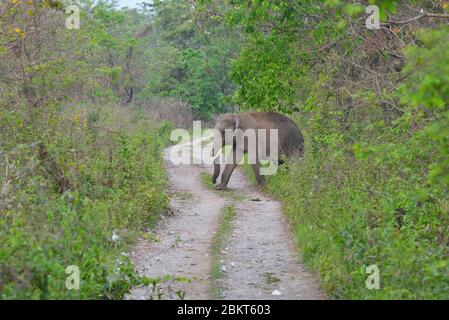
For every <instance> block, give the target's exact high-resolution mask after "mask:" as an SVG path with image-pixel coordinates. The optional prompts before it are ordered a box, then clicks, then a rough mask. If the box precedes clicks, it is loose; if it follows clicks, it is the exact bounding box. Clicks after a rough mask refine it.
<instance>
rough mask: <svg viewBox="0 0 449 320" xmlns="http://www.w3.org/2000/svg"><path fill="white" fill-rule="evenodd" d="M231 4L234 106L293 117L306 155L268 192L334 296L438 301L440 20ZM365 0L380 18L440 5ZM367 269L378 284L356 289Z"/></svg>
mask: <svg viewBox="0 0 449 320" xmlns="http://www.w3.org/2000/svg"><path fill="white" fill-rule="evenodd" d="M373 2H374V1H372V3H373ZM233 3H234V4H235V6H233V7H232V9H230V10H229V11H228V14H227V16H228V21H229V23H230V24H233V25H237V26H240V27H243V28H244V30H245V32H246V41H245V43H244V44H243V45H242V48H243V49H242V51H241V54H240V56H239V57H238V59H236V60H235V61H234V63H233V69H232V71H231V76H232V79H233V80H234V81H235V82H236V84H237V91H236V94H235V99H236V101H237V102H238V103H239V105H240V106H241V107H242V109H246V110H264V111H280V112H283V113H287V114H291V115H292V117H294V119H295V120H296V121H297V123H298V125H299V127H300V128H301V130H302V131H303V133H304V135H305V137H306V156H305V158H304V159H303V161H301V162H299V163H297V162H291V163H287V164H286V165H284V166H281V168H280V172H278V174H277V175H275V176H273V177H270V178H269V179H268V187H267V189H268V190H269V191H270V192H271V193H273V194H274V195H275V196H276V197H278V198H279V199H281V200H283V203H284V210H285V212H286V214H287V215H288V217H289V218H290V221H291V223H292V224H293V226H294V231H295V235H296V239H297V242H298V247H299V250H300V252H301V255H302V257H303V260H304V262H305V263H306V265H307V266H308V267H309V268H310V269H311V270H314V271H316V273H317V274H318V276H319V279H320V281H321V284H322V286H323V288H324V289H325V290H326V291H327V292H328V293H329V294H330V295H331V296H332V297H336V298H350V299H376V298H380V299H447V297H448V293H447V292H448V288H449V278H448V276H447V275H448V272H449V269H448V266H449V259H448V254H449V246H448V243H449V238H448V236H447V235H448V234H449V233H448V231H449V229H448V226H449V221H448V214H447V213H448V203H449V194H448V189H447V186H448V184H447V183H448V172H449V167H448V162H447V159H448V146H449V144H448V140H447V139H448V136H449V135H448V133H449V132H448V131H447V128H448V122H447V121H448V110H447V108H448V104H447V102H448V101H449V96H448V92H447V89H448V83H449V82H448V81H449V79H448V77H447V72H445V71H447V65H448V61H447V54H446V53H447V50H448V47H447V45H448V43H449V41H448V38H447V34H448V29H447V27H444V28H441V27H440V28H438V27H437V23H438V22H439V21H433V23H431V22H432V21H431V20H430V21H429V20H422V21H421V20H414V21H413V23H410V24H405V25H404V26H402V25H389V26H387V29H385V30H382V29H381V30H379V31H368V30H366V29H362V28H361V22H362V21H363V22H364V19H365V18H364V17H363V16H360V14H361V13H364V10H359V9H357V8H356V6H362V8H363V5H364V4H363V3H362V2H357V3H354V2H353V1H351V2H350V1H327V2H326V3H325V4H324V5H319V4H317V2H315V1H283V0H280V1H262V0H260V1H253V2H248V1H237V2H236V1H233ZM375 3H376V4H378V5H380V7H381V11H382V12H383V14H382V18H383V20H387V13H389V14H390V15H391V14H392V13H396V14H398V15H399V16H401V17H403V16H404V15H406V14H407V13H408V14H410V13H409V12H412V13H411V17H415V16H416V13H415V12H419V10H417V8H420V6H422V8H424V9H425V10H426V11H427V10H429V11H434V12H435V11H436V13H440V14H443V13H444V12H445V10H447V7H448V6H447V4H445V3H444V2H440V3H439V4H434V3H430V2H427V1H418V2H416V1H414V2H412V1H410V2H408V1H407V2H404V3H402V2H401V4H399V2H395V1H376V2H375ZM414 13H415V14H414ZM408 18H410V15H409V16H405V18H397V20H407V19H408ZM388 19H390V18H388ZM391 19H393V20H394V19H395V18H394V17H392V18H391ZM444 21H445V20H442V22H444ZM420 27H421V28H424V27H425V28H426V29H424V30H422V31H420V32H419V31H418V29H419V28H420ZM404 53H405V56H404ZM373 264H375V265H377V266H378V267H379V268H380V276H381V289H380V290H368V289H367V288H366V286H365V280H366V279H367V277H368V274H366V273H365V270H366V267H367V266H370V265H373Z"/></svg>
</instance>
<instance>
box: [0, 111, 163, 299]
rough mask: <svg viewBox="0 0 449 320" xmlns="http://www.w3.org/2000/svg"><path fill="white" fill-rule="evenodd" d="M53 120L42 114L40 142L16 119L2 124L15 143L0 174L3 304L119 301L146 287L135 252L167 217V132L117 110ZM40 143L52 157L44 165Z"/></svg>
mask: <svg viewBox="0 0 449 320" xmlns="http://www.w3.org/2000/svg"><path fill="white" fill-rule="evenodd" d="M48 113H49V114H51V116H49V117H50V118H51V119H53V120H54V121H53V122H51V123H50V124H48V123H47V119H46V118H43V119H42V123H40V122H39V121H38V120H39V119H40V118H38V117H37V116H36V119H35V123H34V127H33V128H34V130H35V131H37V132H39V134H31V133H30V132H29V128H28V127H26V126H17V125H16V124H17V123H22V122H23V121H24V120H23V118H24V116H23V114H21V113H20V112H19V111H13V112H9V113H8V114H9V118H5V119H2V120H1V121H2V126H0V136H4V135H5V136H6V135H9V136H10V137H11V139H9V140H8V144H5V145H2V146H1V149H0V154H7V155H8V157H7V159H6V158H4V159H3V158H2V159H0V160H1V161H0V172H8V173H7V174H6V175H5V176H3V175H1V174H0V189H2V190H3V193H2V194H1V195H0V197H1V199H0V200H2V201H0V203H2V204H3V203H6V204H7V206H4V207H3V206H2V205H0V211H1V216H2V219H0V242H1V243H2V244H3V245H2V246H0V270H2V272H0V299H121V298H122V297H123V295H124V294H125V293H127V292H128V290H129V289H130V288H131V287H132V286H134V285H135V284H136V283H137V281H139V278H138V277H137V275H136V274H135V272H134V269H133V266H132V264H131V261H130V260H129V258H128V256H127V254H126V252H127V251H128V249H129V246H130V245H131V244H132V243H133V242H134V241H135V240H136V239H137V238H138V237H139V236H142V235H143V236H144V237H147V238H149V239H152V238H153V236H152V234H151V233H150V232H149V230H151V229H152V228H153V227H154V226H155V225H156V223H157V222H158V220H159V217H160V215H162V214H165V213H166V212H167V210H168V197H167V195H166V193H165V190H166V176H165V172H164V167H163V160H162V150H163V148H164V146H165V143H166V142H167V141H168V134H166V133H167V132H168V128H165V129H164V128H163V127H158V126H155V125H153V124H152V123H151V122H150V121H148V120H145V119H142V118H141V117H140V116H138V115H137V114H135V113H134V112H133V111H132V110H127V111H124V110H123V109H122V108H120V107H118V106H104V107H101V109H97V108H96V107H94V106H89V107H79V108H77V107H73V108H71V110H70V111H67V112H64V111H62V112H61V111H52V110H48ZM164 130H165V131H164ZM56 132H57V134H56ZM112 132H113V133H112ZM164 132H165V133H164ZM36 137H39V138H36ZM36 139H39V142H40V143H42V144H43V145H44V146H45V147H46V151H47V155H46V156H45V158H43V159H41V160H40V159H39V150H38V149H37V148H36V147H35V145H36V144H35V143H34V142H35V141H36ZM6 166H7V168H8V169H5V168H6ZM55 172H63V173H64V180H65V181H68V182H69V183H68V186H69V187H68V188H67V190H60V189H61V179H60V178H59V177H58V176H57V175H55ZM5 186H7V187H5ZM145 232H146V233H145ZM113 234H115V235H116V236H118V240H117V239H116V240H113V239H112V235H113ZM154 240H155V241H157V239H154ZM70 265H76V266H78V267H79V270H80V283H81V285H80V289H79V290H68V289H67V288H66V285H65V283H66V278H67V276H68V275H67V274H66V272H65V270H66V268H67V266H70Z"/></svg>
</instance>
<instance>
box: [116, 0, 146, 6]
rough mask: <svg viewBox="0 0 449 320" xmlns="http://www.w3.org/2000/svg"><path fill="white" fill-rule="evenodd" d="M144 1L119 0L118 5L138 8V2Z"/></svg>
mask: <svg viewBox="0 0 449 320" xmlns="http://www.w3.org/2000/svg"><path fill="white" fill-rule="evenodd" d="M142 1H144V0H118V6H119V8H121V7H129V8H137V5H136V4H137V3H140V2H142ZM147 2H148V1H147Z"/></svg>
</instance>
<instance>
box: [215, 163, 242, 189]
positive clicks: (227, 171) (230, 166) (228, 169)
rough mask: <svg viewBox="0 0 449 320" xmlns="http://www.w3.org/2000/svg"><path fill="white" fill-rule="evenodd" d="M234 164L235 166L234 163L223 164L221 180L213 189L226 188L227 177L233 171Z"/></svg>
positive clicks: (228, 177)
mask: <svg viewBox="0 0 449 320" xmlns="http://www.w3.org/2000/svg"><path fill="white" fill-rule="evenodd" d="M236 166H237V164H236V163H230V164H227V165H226V166H225V168H224V170H223V173H222V174H221V182H220V184H219V185H218V186H216V187H215V189H217V190H226V187H227V186H228V183H229V179H230V178H231V175H232V172H234V169H235V167H236Z"/></svg>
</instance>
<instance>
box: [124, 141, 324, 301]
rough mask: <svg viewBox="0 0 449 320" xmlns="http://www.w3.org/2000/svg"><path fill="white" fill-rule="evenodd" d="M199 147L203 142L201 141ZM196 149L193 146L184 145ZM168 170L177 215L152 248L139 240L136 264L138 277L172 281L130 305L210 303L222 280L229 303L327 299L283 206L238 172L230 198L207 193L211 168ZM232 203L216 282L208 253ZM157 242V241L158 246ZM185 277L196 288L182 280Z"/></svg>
mask: <svg viewBox="0 0 449 320" xmlns="http://www.w3.org/2000/svg"><path fill="white" fill-rule="evenodd" d="M193 143H201V139H195V140H194V141H193ZM183 148H191V144H185V145H183ZM169 154H170V149H167V150H166V152H165V163H166V170H167V174H168V178H169V186H170V192H171V195H172V200H171V206H172V208H173V211H174V214H173V216H168V217H165V218H164V220H163V221H162V222H161V224H160V225H159V228H158V230H157V232H156V238H155V239H153V241H148V240H143V239H142V240H140V241H139V242H138V243H137V245H136V246H135V248H134V249H133V251H132V254H131V258H132V260H133V262H134V263H135V265H136V268H137V270H138V271H139V273H140V274H142V275H146V276H149V277H164V276H167V275H170V276H171V277H172V278H171V279H167V280H164V281H162V282H161V283H159V284H158V285H156V286H155V287H154V286H150V287H139V288H135V289H134V290H133V292H132V293H131V295H129V296H128V297H127V298H128V299H149V298H153V299H157V298H158V293H161V294H163V295H162V296H160V295H159V297H161V298H162V299H179V298H185V299H211V298H214V296H213V294H212V290H211V286H212V281H219V282H218V286H219V288H220V295H221V297H222V298H224V299H323V298H324V295H323V294H322V293H321V291H320V290H319V288H318V286H317V285H316V283H315V281H314V280H313V279H312V277H311V275H310V274H309V273H308V272H306V271H305V270H304V268H303V266H302V265H301V264H300V263H299V261H298V255H297V252H296V248H295V246H294V244H293V241H292V236H291V232H290V230H289V228H288V224H287V222H286V221H285V219H284V217H283V215H282V211H281V205H280V203H279V202H277V201H274V200H272V199H270V198H269V197H267V196H266V195H264V194H262V193H260V192H258V191H257V189H256V188H255V187H254V186H252V185H251V184H250V183H249V182H248V180H247V178H246V177H245V176H244V175H243V174H242V172H240V171H239V170H236V171H235V172H234V174H233V176H232V178H231V180H230V183H229V189H231V190H233V191H232V193H231V194H234V195H238V196H237V197H235V196H234V197H233V196H229V193H228V194H223V193H222V192H219V191H215V190H211V189H210V188H208V187H206V186H205V185H204V183H203V182H202V179H201V174H202V172H207V173H210V172H211V167H210V166H208V165H179V166H175V165H173V164H172V163H171V162H170V161H169ZM229 203H232V204H233V205H234V206H235V208H236V217H235V219H234V220H233V222H232V230H231V234H230V235H229V237H228V239H227V241H226V244H225V247H224V248H223V250H222V252H221V260H220V264H221V270H222V271H223V273H224V275H223V277H222V279H220V280H217V279H214V278H212V277H211V272H210V270H211V263H212V261H211V259H212V258H211V254H210V251H211V250H210V246H211V243H212V239H213V236H214V233H215V231H216V230H217V227H218V219H219V217H220V214H221V210H222V208H223V207H225V206H226V205H227V204H229ZM154 240H156V241H154ZM177 277H180V278H186V279H190V281H182V280H180V279H178V280H176V279H174V278H177Z"/></svg>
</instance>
